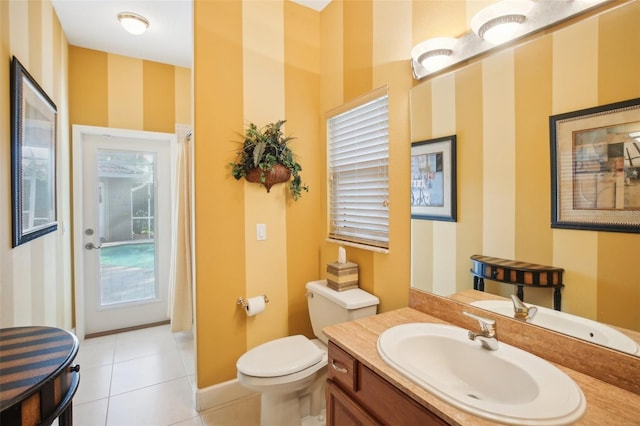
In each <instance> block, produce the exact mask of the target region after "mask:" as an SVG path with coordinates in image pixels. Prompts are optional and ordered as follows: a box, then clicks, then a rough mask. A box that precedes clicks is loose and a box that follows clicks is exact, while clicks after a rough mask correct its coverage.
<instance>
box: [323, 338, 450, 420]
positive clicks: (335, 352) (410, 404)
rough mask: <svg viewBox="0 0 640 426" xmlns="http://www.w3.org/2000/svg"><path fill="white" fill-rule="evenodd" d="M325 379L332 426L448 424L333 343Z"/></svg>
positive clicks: (330, 347)
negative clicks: (326, 380)
mask: <svg viewBox="0 0 640 426" xmlns="http://www.w3.org/2000/svg"><path fill="white" fill-rule="evenodd" d="M327 377H328V383H327V418H328V419H330V422H329V424H331V425H336V426H337V425H347V424H349V425H350V424H360V425H378V424H389V425H400V424H412V425H413V424H415V425H418V424H420V425H446V424H447V423H446V422H445V421H443V420H442V419H440V417H438V416H437V415H435V414H433V413H432V412H430V411H429V410H428V409H426V408H425V407H423V406H422V405H420V404H418V403H417V402H416V401H414V400H413V399H412V398H411V397H409V396H408V395H407V394H405V393H403V392H401V391H399V390H398V389H396V388H395V387H394V386H393V385H392V384H390V383H389V382H388V381H386V380H385V379H384V378H382V377H381V376H379V375H378V374H376V373H375V372H374V371H373V370H372V369H371V368H369V367H367V366H366V365H365V364H364V363H362V362H361V361H359V360H358V359H356V358H355V357H354V356H353V355H351V354H350V353H348V352H345V351H344V350H342V349H340V347H338V346H337V345H335V344H334V343H332V342H330V343H329V368H328V371H327Z"/></svg>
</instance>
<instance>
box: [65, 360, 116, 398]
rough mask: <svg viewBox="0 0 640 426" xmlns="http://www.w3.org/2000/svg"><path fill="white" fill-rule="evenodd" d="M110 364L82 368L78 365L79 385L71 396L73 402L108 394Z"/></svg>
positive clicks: (103, 396) (102, 396)
mask: <svg viewBox="0 0 640 426" xmlns="http://www.w3.org/2000/svg"><path fill="white" fill-rule="evenodd" d="M111 369H112V366H111V365H105V366H102V367H93V368H83V367H82V365H80V386H79V387H78V391H77V392H76V395H75V397H74V398H73V403H74V404H83V403H85V402H90V401H95V400H98V399H102V398H106V397H108V396H109V389H110V387H111Z"/></svg>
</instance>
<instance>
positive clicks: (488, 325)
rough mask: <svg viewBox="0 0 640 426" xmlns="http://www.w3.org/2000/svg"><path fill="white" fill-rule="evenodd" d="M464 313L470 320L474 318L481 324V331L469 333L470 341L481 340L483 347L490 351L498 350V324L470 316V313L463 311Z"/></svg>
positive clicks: (490, 320)
mask: <svg viewBox="0 0 640 426" xmlns="http://www.w3.org/2000/svg"><path fill="white" fill-rule="evenodd" d="M462 313H463V314H464V315H466V316H468V317H469V318H473V319H475V320H476V321H478V324H480V331H479V332H477V333H476V332H473V331H469V339H471V340H479V341H480V343H482V347H483V348H485V349H488V350H490V351H495V350H497V349H498V334H497V333H496V322H495V321H494V320H492V319H489V318H484V317H481V316H479V315H475V314H470V313H469V312H465V311H462Z"/></svg>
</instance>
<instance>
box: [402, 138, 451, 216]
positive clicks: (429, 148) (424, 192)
mask: <svg viewBox="0 0 640 426" xmlns="http://www.w3.org/2000/svg"><path fill="white" fill-rule="evenodd" d="M411 218H412V219H427V220H443V221H449V222H455V221H456V136H455V135H452V136H445V137H441V138H437V139H429V140H425V141H420V142H413V143H412V144H411Z"/></svg>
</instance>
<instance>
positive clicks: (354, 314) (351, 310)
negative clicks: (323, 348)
mask: <svg viewBox="0 0 640 426" xmlns="http://www.w3.org/2000/svg"><path fill="white" fill-rule="evenodd" d="M307 303H308V304H309V318H310V319H311V326H312V327H313V334H315V335H316V337H317V338H318V339H320V340H321V341H323V342H324V343H325V344H326V343H327V342H328V340H329V339H328V338H327V336H325V334H324V333H323V332H322V329H323V328H325V327H328V326H330V325H333V324H338V323H341V322H346V321H351V320H355V319H358V318H363V317H367V316H371V315H375V314H376V312H377V310H378V304H379V303H380V299H378V298H377V297H376V296H374V295H373V294H371V293H367V292H366V291H364V290H362V289H359V288H354V289H351V290H345V291H335V290H332V289H331V288H329V287H327V280H320V281H311V282H309V283H307Z"/></svg>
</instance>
